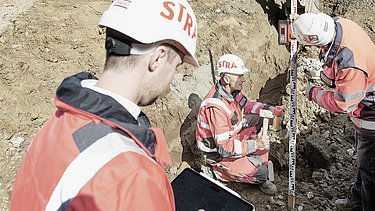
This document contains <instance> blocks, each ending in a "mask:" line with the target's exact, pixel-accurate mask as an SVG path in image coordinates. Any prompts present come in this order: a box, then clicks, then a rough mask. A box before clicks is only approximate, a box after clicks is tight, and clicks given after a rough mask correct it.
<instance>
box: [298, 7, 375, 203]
mask: <svg viewBox="0 0 375 211" xmlns="http://www.w3.org/2000/svg"><path fill="white" fill-rule="evenodd" d="M293 31H294V35H295V36H296V38H297V40H298V41H299V42H300V43H301V44H303V45H313V46H318V47H320V50H321V51H320V59H321V60H322V61H323V62H324V65H323V71H321V80H322V81H323V82H324V83H325V84H326V85H327V86H328V87H330V88H332V89H334V91H329V90H326V89H324V88H322V87H316V86H308V87H307V88H306V96H307V98H308V100H312V101H314V102H315V103H317V104H319V105H320V106H322V107H323V108H326V109H328V110H330V111H331V112H346V113H348V115H349V116H350V118H351V120H352V121H353V123H354V126H355V140H356V150H357V163H358V174H357V180H356V182H355V183H354V185H353V186H352V190H351V194H350V195H349V197H348V198H345V199H339V200H337V201H336V204H337V208H343V209H353V208H359V207H361V206H362V209H363V210H375V112H374V111H375V100H374V95H375V92H374V91H375V58H374V55H375V45H374V43H373V42H372V40H371V39H370V37H369V36H368V35H367V33H366V32H365V31H364V30H363V29H362V28H361V27H360V26H359V25H358V24H356V23H354V22H353V21H351V20H348V19H345V18H338V17H334V18H332V17H330V16H328V15H326V14H323V13H318V14H313V13H306V14H302V15H300V16H298V17H296V19H295V20H294V22H293Z"/></svg>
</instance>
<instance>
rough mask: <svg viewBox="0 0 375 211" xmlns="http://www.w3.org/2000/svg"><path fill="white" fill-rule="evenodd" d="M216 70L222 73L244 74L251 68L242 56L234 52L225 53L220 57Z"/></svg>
mask: <svg viewBox="0 0 375 211" xmlns="http://www.w3.org/2000/svg"><path fill="white" fill-rule="evenodd" d="M216 68H217V69H216V71H217V72H218V73H219V74H220V73H233V74H244V73H246V72H248V71H249V70H248V69H246V68H245V64H244V62H243V61H242V59H240V57H238V56H236V55H233V54H224V55H222V56H221V57H220V58H219V61H218V62H217V65H216Z"/></svg>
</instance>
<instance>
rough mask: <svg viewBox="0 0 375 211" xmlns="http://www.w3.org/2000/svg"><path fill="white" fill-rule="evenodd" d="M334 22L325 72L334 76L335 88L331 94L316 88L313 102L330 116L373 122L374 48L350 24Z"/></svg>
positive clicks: (363, 32)
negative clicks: (343, 115)
mask: <svg viewBox="0 0 375 211" xmlns="http://www.w3.org/2000/svg"><path fill="white" fill-rule="evenodd" d="M335 22H336V37H335V40H334V42H333V46H332V48H331V51H330V52H329V53H328V57H327V60H326V62H325V68H327V69H326V71H328V72H329V71H331V73H332V75H334V76H335V85H336V88H335V90H334V92H331V91H327V90H324V89H322V88H320V87H319V88H316V89H314V91H313V95H312V98H313V100H314V101H315V102H316V103H317V104H319V105H321V106H322V107H324V108H326V109H328V110H330V111H332V112H347V113H348V114H349V116H351V118H352V119H353V118H355V119H357V120H356V121H355V122H357V123H358V122H362V121H375V112H374V111H375V98H374V91H375V57H374V54H375V45H374V43H373V42H372V40H371V39H370V37H369V36H368V35H367V33H366V32H365V31H364V30H363V29H362V28H361V27H360V26H359V25H358V24H356V23H354V22H353V21H351V20H348V19H344V18H339V19H337V20H336V21H335ZM361 124H362V125H366V124H364V123H363V122H362V123H361ZM368 129H369V128H368ZM372 129H375V128H372Z"/></svg>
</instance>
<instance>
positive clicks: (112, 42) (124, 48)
mask: <svg viewBox="0 0 375 211" xmlns="http://www.w3.org/2000/svg"><path fill="white" fill-rule="evenodd" d="M131 48H132V47H131V44H130V43H125V42H122V41H120V40H118V39H116V38H113V37H107V38H106V40H105V49H106V50H107V53H108V54H112V55H119V56H129V55H130V50H131Z"/></svg>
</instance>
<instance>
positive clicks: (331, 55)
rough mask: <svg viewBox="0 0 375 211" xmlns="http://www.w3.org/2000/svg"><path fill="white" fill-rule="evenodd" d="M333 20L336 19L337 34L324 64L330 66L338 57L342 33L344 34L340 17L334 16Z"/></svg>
mask: <svg viewBox="0 0 375 211" xmlns="http://www.w3.org/2000/svg"><path fill="white" fill-rule="evenodd" d="M333 20H334V21H335V27H336V36H335V39H334V41H333V46H332V48H331V50H330V51H329V52H328V55H327V59H326V61H325V62H324V64H325V65H327V66H328V67H330V68H331V67H332V62H333V60H334V58H335V57H336V55H337V52H338V51H339V50H340V45H341V41H342V35H343V31H342V26H341V24H340V23H339V22H338V17H334V18H333Z"/></svg>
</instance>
